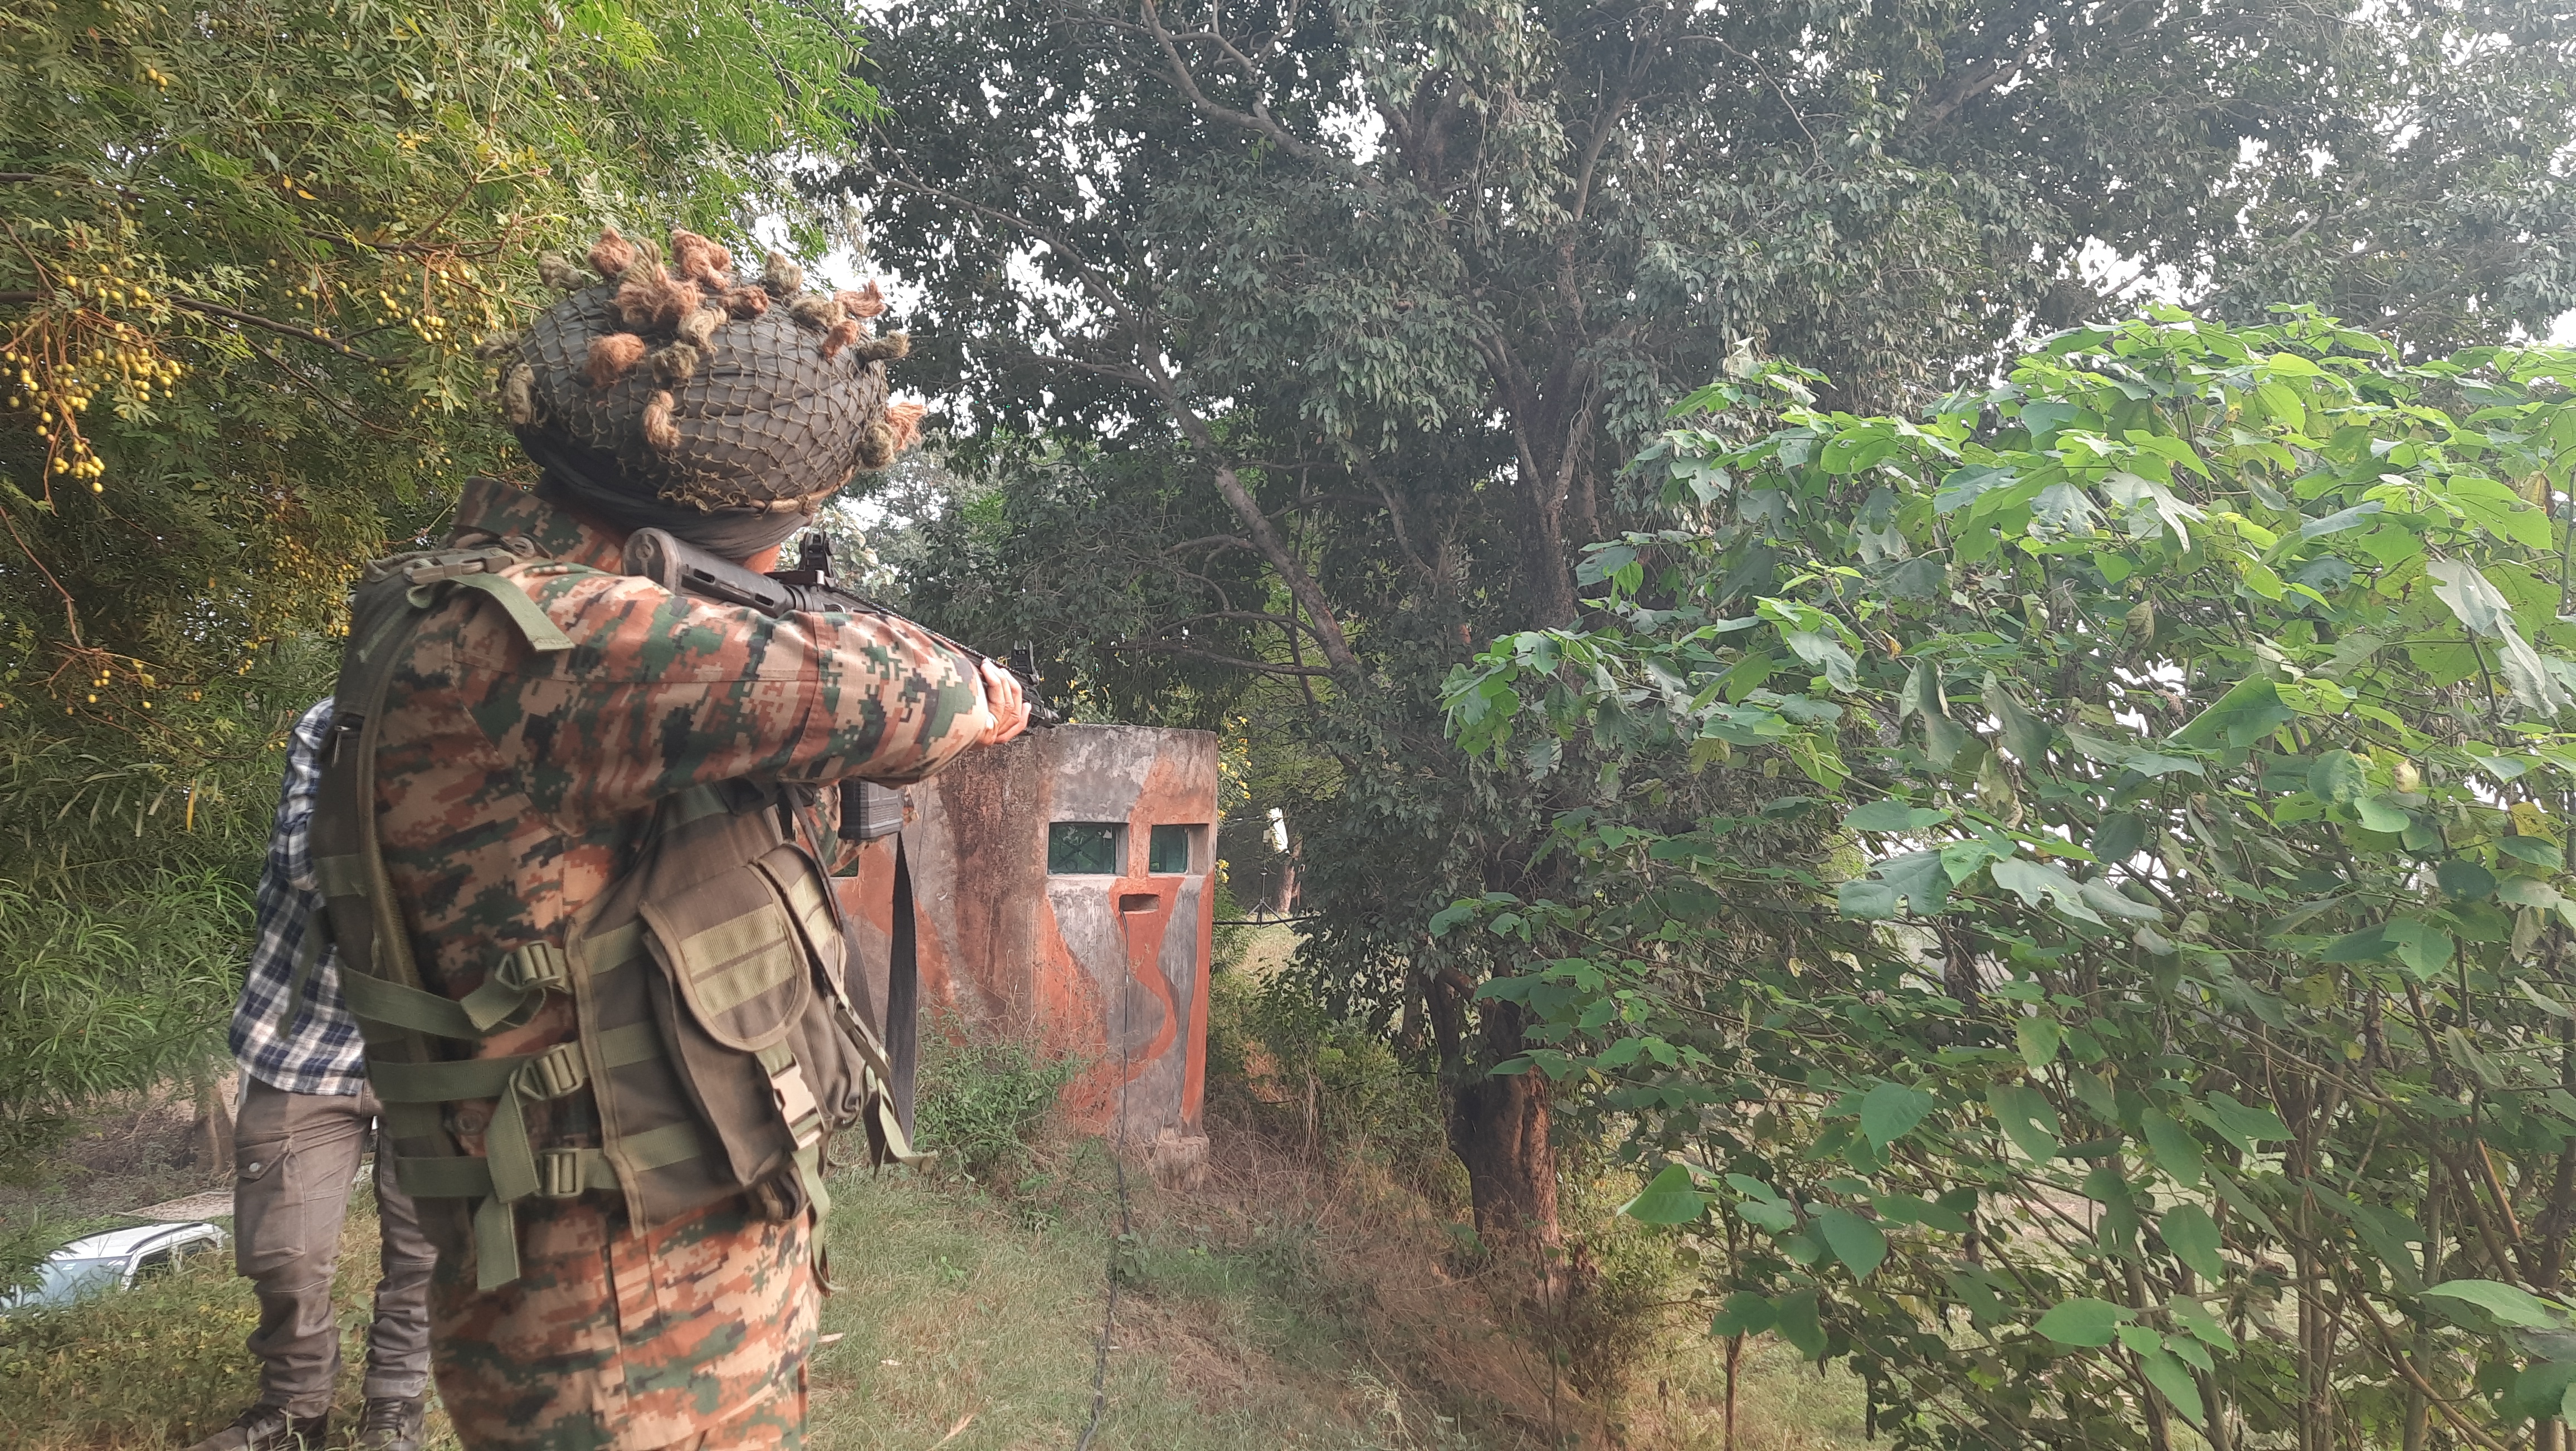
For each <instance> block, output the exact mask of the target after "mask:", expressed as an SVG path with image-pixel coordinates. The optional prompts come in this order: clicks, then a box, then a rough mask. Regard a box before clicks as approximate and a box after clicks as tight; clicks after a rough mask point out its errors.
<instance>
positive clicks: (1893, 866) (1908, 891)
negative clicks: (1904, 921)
mask: <svg viewBox="0 0 2576 1451" xmlns="http://www.w3.org/2000/svg"><path fill="white" fill-rule="evenodd" d="M1834 900H1835V904H1836V905H1837V906H1838V907H1840V908H1841V909H1842V914H1843V915H1844V916H1846V917H1857V918H1860V919H1862V920H1863V921H1871V922H1877V921H1885V920H1886V919H1888V918H1890V917H1894V916H1896V915H1898V914H1899V913H1900V912H1901V911H1910V912H1911V913H1912V914H1913V915H1914V916H1917V917H1932V916H1937V915H1939V913H1940V911H1941V909H1942V908H1944V907H1946V906H1948V905H1949V902H1950V874H1949V873H1948V872H1947V871H1945V870H1943V869H1942V865H1941V853H1940V852H1938V851H1935V850H1930V849H1926V850H1923V851H1910V852H1907V853H1906V854H1904V855H1903V856H1895V857H1889V858H1888V859H1887V860H1885V861H1883V862H1879V863H1877V864H1875V865H1874V866H1872V867H1871V868H1870V874H1869V875H1868V876H1867V877H1863V878H1859V879H1856V880H1853V881H1848V882H1844V883H1842V884H1841V885H1839V886H1837V887H1836V888H1835V889H1834ZM1900 904H1902V905H1900Z"/></svg>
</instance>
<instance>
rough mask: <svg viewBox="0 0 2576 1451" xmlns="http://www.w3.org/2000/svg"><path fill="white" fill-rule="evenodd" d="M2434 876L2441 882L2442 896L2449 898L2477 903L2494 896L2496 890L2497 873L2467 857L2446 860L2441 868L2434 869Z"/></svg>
mask: <svg viewBox="0 0 2576 1451" xmlns="http://www.w3.org/2000/svg"><path fill="white" fill-rule="evenodd" d="M2433 875H2434V877H2435V878H2436V879H2437V880H2439V881H2440V882H2441V884H2442V894H2443V895H2444V896H2447V897H2464V898H2467V899H2468V900H2470V901H2477V900H2480V899H2482V898H2485V897H2487V896H2489V895H2491V894H2493V893H2494V891H2495V889H2496V876H2495V873H2493V872H2491V871H2488V870H2487V869H2486V868H2485V867H2483V866H2480V865H2479V864H2478V863H2476V862H2474V861H2471V860H2469V859H2468V858H2467V857H2461V856H2455V857H2449V858H2445V859H2444V860H2443V862H2442V864H2441V865H2440V866H2438V867H2436V868H2434V869H2433Z"/></svg>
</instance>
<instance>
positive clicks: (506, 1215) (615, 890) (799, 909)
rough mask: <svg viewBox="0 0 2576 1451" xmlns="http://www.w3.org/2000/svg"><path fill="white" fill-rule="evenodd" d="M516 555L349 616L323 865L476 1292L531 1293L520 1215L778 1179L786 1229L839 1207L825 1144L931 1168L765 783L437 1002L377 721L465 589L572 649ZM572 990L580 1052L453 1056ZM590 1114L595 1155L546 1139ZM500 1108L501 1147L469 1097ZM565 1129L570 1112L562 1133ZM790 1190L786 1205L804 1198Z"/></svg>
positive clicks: (372, 1062) (647, 1202) (534, 643)
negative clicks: (580, 1199) (538, 1117)
mask: <svg viewBox="0 0 2576 1451" xmlns="http://www.w3.org/2000/svg"><path fill="white" fill-rule="evenodd" d="M520 558H521V556H520V555H518V554H515V553H513V552H512V551H510V550H505V549H462V550H449V551H443V552H440V553H435V554H428V555H416V556H406V557H402V558H397V559H395V560H391V561H386V562H385V563H384V564H383V565H381V566H378V567H376V568H375V569H374V570H373V571H372V572H371V580H370V582H369V583H368V584H367V585H364V586H362V587H361V588H360V589H359V591H358V592H357V594H356V595H355V596H354V597H353V599H352V601H351V621H350V634H349V639H350V644H349V647H348V649H347V652H346V653H345V655H344V657H343V661H342V670H341V683H340V691H339V700H340V710H339V716H338V720H337V721H336V723H335V728H334V732H333V735H332V739H331V745H330V750H329V753H328V754H327V756H326V758H325V770H324V776H323V789H322V799H321V802H320V803H319V806H318V808H317V811H316V813H315V818H314V842H315V850H316V871H317V875H318V876H319V877H320V879H321V886H322V890H323V894H324V898H325V900H326V903H327V904H328V909H329V923H330V927H331V931H332V934H333V937H334V938H335V939H336V941H337V943H338V945H339V947H340V949H341V958H342V962H343V964H344V967H345V969H346V970H345V971H344V973H343V975H342V986H343V992H344V994H345V996H346V999H347V1001H348V1003H349V1006H350V1009H351V1011H352V1012H353V1013H354V1014H355V1015H356V1016H357V1018H358V1020H359V1023H360V1026H361V1028H362V1030H363V1031H364V1032H365V1034H366V1039H367V1059H368V1072H369V1077H370V1079H371V1081H372V1083H373V1085H374V1087H375V1090H376V1093H377V1096H378V1097H379V1098H381V1099H382V1100H383V1101H384V1104H385V1118H386V1126H387V1131H388V1132H387V1137H388V1139H389V1140H390V1141H391V1146H392V1152H393V1154H394V1157H395V1160H396V1163H397V1166H398V1172H399V1174H400V1176H401V1178H402V1182H403V1185H404V1187H405V1188H406V1189H408V1190H409V1191H410V1192H411V1193H412V1194H414V1195H415V1196H417V1197H422V1198H428V1199H468V1200H472V1201H474V1202H475V1207H474V1210H473V1214H472V1224H473V1238H474V1244H475V1254H476V1259H477V1261H478V1282H479V1284H480V1286H481V1287H482V1288H484V1289H487V1290H488V1289H492V1288H496V1287H498V1286H500V1285H503V1284H507V1283H509V1282H510V1281H512V1280H514V1279H516V1278H517V1277H518V1270H519V1267H518V1245H517V1232H516V1223H515V1218H514V1214H513V1207H514V1206H515V1205H516V1204H518V1203H519V1202H521V1201H522V1200H525V1199H529V1198H532V1197H535V1198H568V1197H574V1196H578V1195H581V1194H585V1193H591V1192H602V1193H608V1192H614V1193H617V1194H619V1195H620V1196H621V1197H622V1198H623V1199H624V1201H625V1204H626V1209H627V1216H628V1221H629V1223H631V1224H634V1225H636V1226H638V1227H642V1226H647V1225H652V1224H657V1223H661V1222H664V1221H666V1220H668V1219H670V1218H672V1217H673V1216H675V1215H677V1214H680V1213H684V1212H687V1211H688V1210H691V1209H694V1208H698V1207H701V1206H703V1205H705V1204H709V1203H713V1202H716V1201H717V1200H719V1199H723V1198H727V1197H730V1196H733V1195H736V1194H740V1193H743V1192H745V1191H746V1190H748V1189H751V1188H753V1187H754V1186H758V1185H770V1186H773V1187H774V1188H775V1189H776V1193H774V1194H772V1195H770V1196H769V1198H768V1199H767V1200H765V1201H764V1202H767V1203H770V1204H772V1205H773V1207H775V1208H777V1209H778V1210H779V1211H780V1212H787V1211H788V1210H791V1209H801V1208H802V1207H803V1206H805V1205H809V1204H810V1205H811V1206H812V1207H813V1209H814V1210H815V1211H816V1212H817V1213H818V1214H819V1213H820V1212H821V1211H823V1210H824V1209H826V1208H828V1205H829V1200H828V1198H827V1197H826V1195H825V1193H824V1189H823V1177H822V1161H823V1154H822V1145H823V1141H824V1139H825V1136H826V1134H827V1133H828V1131H830V1130H831V1129H833V1128H836V1127H840V1126H846V1125H848V1124H851V1123H853V1122H858V1123H861V1124H864V1126H865V1128H866V1131H867V1137H868V1139H869V1142H870V1147H871V1157H872V1158H873V1159H875V1160H876V1161H877V1162H885V1161H886V1160H889V1159H909V1158H912V1157H913V1154H912V1150H911V1146H910V1143H909V1141H908V1136H907V1135H906V1133H905V1131H904V1125H903V1123H902V1122H901V1118H900V1116H899V1115H898V1113H897V1112H896V1110H895V1107H894V1105H893V1103H892V1101H891V1098H890V1095H889V1091H888V1090H889V1088H890V1086H891V1083H892V1081H893V1078H894V1074H893V1070H892V1065H890V1064H889V1063H888V1061H887V1057H886V1054H885V1051H884V1049H883V1048H882V1047H881V1046H879V1044H878V1042H877V1040H876V1037H875V1035H874V1033H872V1032H871V1031H870V1030H869V1028H868V1025H867V1024H866V1023H865V1021H864V1020H863V1019H861V1018H860V1016H859V1015H858V1014H857V1013H856V1012H855V1011H854V1010H853V1008H852V1005H851V1003H850V1000H849V998H848V995H847V992H846V990H845V987H844V984H843V981H842V978H843V976H844V975H845V972H846V955H845V954H846V947H847V944H846V935H845V929H844V926H843V924H842V922H841V917H840V904H839V901H838V900H837V898H836V897H835V896H834V895H833V894H832V892H831V889H830V886H829V879H828V878H827V877H826V876H825V875H824V874H823V870H822V866H821V863H820V862H819V861H818V860H817V859H816V858H815V857H814V856H813V855H811V854H810V853H809V852H807V850H806V849H805V847H804V846H803V845H802V843H801V842H800V840H799V838H798V836H797V833H796V830H795V827H794V824H793V821H794V814H793V812H792V811H790V810H787V809H785V807H784V803H783V800H782V798H781V797H780V795H779V793H778V792H777V791H776V790H774V789H770V788H761V787H756V786H752V785H750V784H748V783H744V782H726V783H722V784H720V785H716V786H699V787H695V788H692V789H690V790H687V791H684V792H682V793H680V794H678V795H676V796H674V797H671V798H669V799H667V800H666V801H664V802H663V804H662V807H661V809H660V811H659V812H658V813H657V815H656V817H655V820H654V823H653V825H652V827H651V828H650V831H649V834H648V836H647V838H646V842H645V846H644V850H643V852H642V855H641V857H640V859H639V860H638V862H637V864H636V866H635V867H634V868H633V869H632V870H631V871H629V872H628V873H627V874H626V875H625V876H623V877H621V878H619V879H618V880H617V881H616V882H614V883H612V884H611V885H610V887H609V888H608V890H607V891H605V892H603V893H602V894H601V895H600V896H599V897H598V898H597V899H595V900H594V901H593V902H591V903H590V904H589V906H588V907H587V908H586V909H585V910H584V911H583V913H582V914H581V916H580V917H579V918H578V919H576V920H575V921H574V922H573V923H571V924H570V925H569V927H568V929H567V932H566V935H565V938H564V941H563V943H562V945H561V946H557V945H556V944H554V943H551V942H544V941H538V942H531V943H527V944H524V945H522V946H519V947H516V948H513V949H512V950H510V951H508V952H506V953H504V954H502V955H501V956H500V957H499V958H498V959H496V960H495V961H494V962H493V963H492V964H491V966H490V968H489V969H488V970H487V971H486V973H485V976H484V981H483V983H482V984H481V985H480V986H478V987H476V988H475V989H474V990H473V991H472V992H470V993H467V994H466V995H465V996H463V997H462V998H449V997H445V996H442V995H440V994H438V993H435V992H432V991H430V990H428V987H427V985H426V984H425V983H424V982H423V980H422V978H421V976H420V973H419V970H418V967H417V965H416V964H415V962H414V961H413V958H412V955H411V946H410V937H409V932H408V928H407V926H406V924H405V923H404V920H403V917H402V913H401V907H400V904H399V902H398V901H397V900H396V898H395V896H394V894H393V890H392V884H391V881H390V878H389V877H388V875H387V873H386V870H385V866H384V859H383V854H382V851H381V846H380V841H379V837H378V828H377V821H376V810H375V801H376V796H375V757H376V751H377V737H378V721H379V717H380V716H381V714H382V712H383V709H384V704H385V699H386V696H387V691H388V686H389V682H390V680H391V678H392V675H393V672H394V669H395V667H396V664H397V662H398V661H399V660H400V659H402V658H403V657H404V654H405V647H406V646H407V645H408V644H409V642H410V639H411V637H412V634H413V631H414V629H415V628H416V627H417V625H418V624H419V622H420V621H421V619H422V618H423V617H424V616H425V614H426V613H427V612H428V611H429V610H430V609H431V608H432V607H434V606H435V605H437V604H438V603H439V601H440V599H441V598H442V596H443V595H444V594H445V593H446V592H447V591H448V590H451V589H457V588H464V589H472V590H475V591H478V592H480V593H482V594H484V595H485V596H487V597H488V598H490V599H492V600H494V601H496V602H497V603H498V604H499V605H500V606H501V608H502V610H503V612H504V614H505V615H506V616H507V618H508V619H509V620H510V621H511V623H512V625H513V626H514V627H515V628H516V629H517V630H518V632H519V634H520V635H521V637H522V638H523V639H525V640H526V641H527V643H528V645H529V647H530V648H531V649H532V650H534V651H536V652H538V653H541V654H542V653H550V652H554V651H559V650H564V649H569V648H570V647H571V643H572V642H571V641H570V639H569V638H567V637H566V636H565V635H564V634H563V633H562V631H560V630H559V629H557V628H556V627H555V626H554V624H553V622H552V621H551V620H548V619H547V618H546V617H545V615H544V613H543V612H542V611H541V610H539V609H538V608H537V606H536V604H535V602H534V601H533V600H532V599H530V598H529V597H528V595H527V594H526V593H525V592H524V591H523V590H522V589H521V588H520V587H519V586H518V585H517V584H516V583H515V582H514V581H513V580H511V579H510V578H508V577H507V576H505V575H501V574H497V573H492V572H490V571H494V570H498V569H501V568H504V567H506V566H507V565H509V564H512V563H516V562H517V561H518V560H519V559H520ZM552 993H561V994H565V995H567V996H569V997H570V999H571V1000H572V1005H573V1009H574V1013H573V1017H574V1021H575V1024H576V1027H577V1036H576V1037H575V1038H574V1039H573V1040H571V1041H568V1042H564V1043H560V1044H556V1045H554V1046H552V1047H549V1048H547V1049H545V1050H544V1051H542V1052H537V1053H529V1054H519V1055H512V1056H503V1057H481V1058H476V1057H465V1058H457V1057H454V1056H452V1055H453V1054H454V1053H456V1052H457V1051H458V1050H459V1048H460V1047H461V1046H463V1045H470V1044H472V1043H474V1042H476V1041H478V1040H481V1039H485V1038H488V1037H490V1036H492V1035H493V1034H495V1033H498V1032H502V1031H505V1030H508V1029H510V1028H513V1027H517V1026H520V1025H522V1024H525V1023H526V1022H528V1021H530V1020H531V1019H532V1018H533V1017H534V1016H535V1015H536V1013H537V1012H538V1011H539V1010H540V1008H542V1007H543V1005H544V1004H545V1003H546V1002H547V1000H548V995H549V994H552ZM577 1097H586V1099H587V1107H588V1108H589V1109H590V1110H591V1118H592V1119H593V1120H594V1121H595V1124H596V1127H597V1131H598V1146H597V1147H591V1146H589V1145H587V1144H543V1143H540V1142H539V1140H538V1135H537V1134H536V1132H535V1131H534V1130H533V1127H532V1123H531V1119H530V1111H531V1109H532V1108H534V1107H535V1106H536V1105H540V1104H548V1103H556V1102H560V1101H566V1100H572V1099H575V1098H577ZM486 1101H488V1102H490V1103H491V1104H492V1105H493V1108H492V1113H491V1117H490V1119H489V1120H488V1122H487V1123H486V1124H485V1125H484V1126H483V1130H482V1134H483V1149H484V1152H483V1153H481V1154H469V1153H466V1152H464V1151H463V1150H462V1149H461V1148H460V1146H459V1145H458V1143H457V1139H456V1134H457V1132H459V1131H460V1130H459V1129H457V1128H456V1127H454V1126H452V1125H451V1124H449V1123H448V1122H447V1121H446V1119H445V1118H444V1117H443V1115H442V1112H441V1110H442V1109H443V1108H444V1107H446V1106H451V1105H456V1104H464V1103H480V1102H486ZM559 1116H560V1115H559V1114H558V1117H559ZM781 1196H783V1197H781Z"/></svg>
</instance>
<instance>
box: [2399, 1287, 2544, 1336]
mask: <svg viewBox="0 0 2576 1451" xmlns="http://www.w3.org/2000/svg"><path fill="white" fill-rule="evenodd" d="M2424 1298H2425V1299H2427V1300H2457V1301H2460V1302H2461V1303H2463V1304H2468V1305H2475V1306H2477V1307H2478V1308H2479V1309H2481V1310H2484V1311H2485V1312H2487V1314H2488V1315H2489V1316H2490V1317H2491V1318H2493V1319H2494V1320H2495V1321H2496V1323H2498V1324H2500V1325H2514V1326H2519V1327H2521V1328H2523V1329H2525V1330H2557V1329H2562V1328H2564V1327H2565V1325H2566V1323H2567V1316H2566V1314H2565V1313H2564V1312H2562V1311H2559V1310H2555V1309H2552V1308H2551V1307H2550V1306H2549V1305H2547V1304H2546V1303H2544V1302H2543V1301H2542V1300H2541V1299H2540V1297H2539V1296H2537V1295H2534V1294H2532V1293H2531V1292H2530V1291H2529V1290H2526V1289H2523V1288H2522V1287H2521V1286H2519V1285H2506V1284H2500V1283H2498V1282H2496V1281H2494V1280H2444V1281H2443V1282H2442V1283H2440V1284H2438V1285H2435V1286H2434V1287H2433V1288H2431V1289H2429V1290H2426V1291H2425V1292H2424Z"/></svg>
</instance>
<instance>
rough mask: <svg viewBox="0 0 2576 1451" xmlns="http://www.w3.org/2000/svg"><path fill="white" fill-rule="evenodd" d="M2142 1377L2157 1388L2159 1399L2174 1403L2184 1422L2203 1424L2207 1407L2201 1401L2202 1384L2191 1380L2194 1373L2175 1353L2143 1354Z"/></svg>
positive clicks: (2158, 1351) (2160, 1351)
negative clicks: (2160, 1397)
mask: <svg viewBox="0 0 2576 1451" xmlns="http://www.w3.org/2000/svg"><path fill="white" fill-rule="evenodd" d="M2138 1373H2139V1374H2141V1375H2143V1376H2145V1377H2146V1378H2147V1384H2149V1385H2151V1386H2154V1387H2155V1388H2156V1393H2157V1394H2158V1395H2161V1396H2163V1397H2164V1398H2165V1399H2166V1400H2167V1401H2170V1402H2172V1403H2173V1408H2174V1410H2175V1411H2176V1412H2177V1413H2178V1414H2180V1415H2181V1417H2182V1418H2183V1419H2184V1420H2186V1421H2189V1422H2191V1423H2192V1424H2193V1425H2195V1426H2197V1425H2199V1424H2201V1421H2202V1418H2203V1415H2204V1407H2203V1404H2202V1402H2201V1399H2200V1384H2199V1382H2197V1381H2194V1380H2193V1379H2192V1378H2191V1371H2190V1370H2188V1369H2187V1368H2185V1367H2184V1365H2183V1363H2182V1362H2181V1361H2179V1360H2177V1359H2175V1358H2174V1355H2173V1352H2171V1351H2169V1350H2165V1349H2163V1348H2162V1347H2159V1348H2157V1349H2154V1350H2150V1351H2146V1352H2144V1353H2142V1354H2140V1355H2139V1356H2138Z"/></svg>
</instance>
